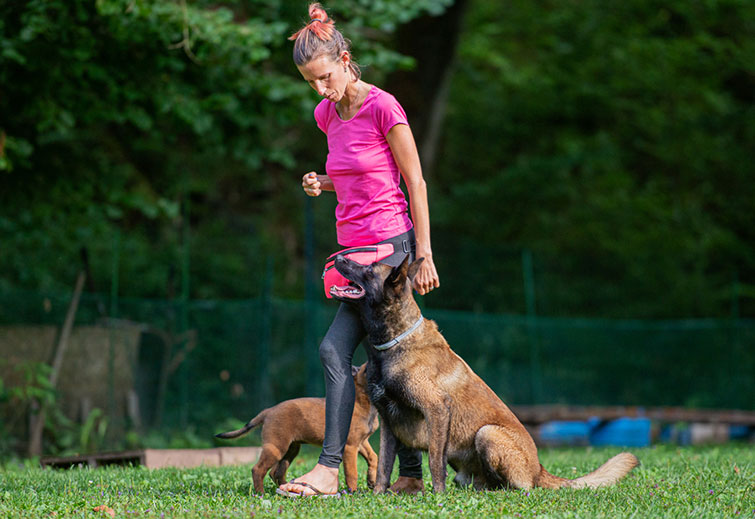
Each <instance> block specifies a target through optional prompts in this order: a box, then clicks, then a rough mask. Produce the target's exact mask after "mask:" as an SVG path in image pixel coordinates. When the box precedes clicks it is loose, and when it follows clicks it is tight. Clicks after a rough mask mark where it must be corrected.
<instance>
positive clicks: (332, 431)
mask: <svg viewBox="0 0 755 519" xmlns="http://www.w3.org/2000/svg"><path fill="white" fill-rule="evenodd" d="M386 242H387V243H393V247H394V251H395V252H394V253H393V254H392V255H391V256H389V257H388V258H386V259H385V260H381V263H387V264H389V265H392V266H398V265H400V264H401V262H402V261H403V259H404V258H405V257H406V255H407V254H408V255H409V256H410V258H409V259H410V260H413V259H414V251H415V242H414V231H413V230H410V231H409V232H407V233H404V234H402V235H400V236H396V237H395V238H391V239H388V240H385V242H381V243H386ZM365 335H366V332H365V331H364V327H363V326H362V321H361V319H360V318H359V312H358V311H357V310H356V309H355V308H354V307H352V306H350V305H347V304H345V303H341V306H340V307H339V308H338V312H337V313H336V316H335V318H334V319H333V323H332V324H331V325H330V328H329V329H328V333H326V334H325V338H324V339H323V340H322V343H320V361H321V362H322V367H323V369H324V371H325V439H324V441H323V445H322V453H321V454H320V460H319V463H320V464H322V465H325V466H326V467H333V468H336V467H338V466H340V465H341V460H342V458H343V449H344V447H345V445H346V438H347V437H348V435H349V427H350V426H351V415H352V413H353V411H354V379H353V378H352V375H351V359H352V358H353V356H354V351H355V350H356V348H357V346H359V343H360V342H362V339H364V337H365ZM398 461H399V475H400V476H406V477H411V478H421V477H422V453H421V452H420V451H418V450H415V449H410V448H408V447H405V446H404V445H401V444H399V448H398Z"/></svg>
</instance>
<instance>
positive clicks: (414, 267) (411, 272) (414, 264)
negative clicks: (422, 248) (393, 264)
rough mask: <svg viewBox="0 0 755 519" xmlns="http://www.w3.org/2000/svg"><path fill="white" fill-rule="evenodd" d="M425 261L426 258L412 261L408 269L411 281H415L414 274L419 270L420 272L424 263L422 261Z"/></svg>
mask: <svg viewBox="0 0 755 519" xmlns="http://www.w3.org/2000/svg"><path fill="white" fill-rule="evenodd" d="M423 261H425V258H419V259H417V260H415V261H413V262H412V264H411V265H409V270H408V271H407V274H406V275H407V276H408V277H409V281H410V282H414V276H416V275H417V272H419V267H420V266H421V265H422V262H423Z"/></svg>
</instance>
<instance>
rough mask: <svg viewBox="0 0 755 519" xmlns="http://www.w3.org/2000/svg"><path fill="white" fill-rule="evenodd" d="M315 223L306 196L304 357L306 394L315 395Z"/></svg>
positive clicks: (319, 380)
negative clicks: (305, 363)
mask: <svg viewBox="0 0 755 519" xmlns="http://www.w3.org/2000/svg"><path fill="white" fill-rule="evenodd" d="M314 256H315V225H314V214H313V209H312V198H311V197H307V199H306V201H305V203H304V261H305V263H304V298H305V301H306V304H305V306H304V308H305V312H306V315H305V318H304V321H303V322H304V323H305V324H304V326H305V327H306V329H305V330H304V358H305V359H306V361H307V386H306V391H307V394H308V395H316V394H318V393H319V392H320V389H321V388H322V370H321V369H320V361H319V355H318V348H317V335H318V334H317V331H318V329H319V326H320V305H319V304H318V301H317V297H318V293H317V288H318V287H317V283H316V278H315V276H316V273H317V269H316V268H315V258H314Z"/></svg>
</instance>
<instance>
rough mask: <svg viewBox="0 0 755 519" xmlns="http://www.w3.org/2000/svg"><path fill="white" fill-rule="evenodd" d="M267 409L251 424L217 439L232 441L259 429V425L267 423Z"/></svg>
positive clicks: (222, 434) (253, 419)
mask: <svg viewBox="0 0 755 519" xmlns="http://www.w3.org/2000/svg"><path fill="white" fill-rule="evenodd" d="M266 411H267V409H265V410H264V411H262V412H261V413H260V414H258V415H257V416H255V417H254V418H252V419H251V420H249V422H248V423H247V424H246V425H245V426H244V427H242V428H241V429H236V430H235V431H228V432H224V433H220V434H216V435H215V438H223V439H225V440H228V439H231V438H239V437H240V436H244V435H245V434H246V433H248V432H249V431H251V430H252V429H254V428H255V427H257V426H258V425H259V424H261V423H262V422H264V421H265V415H266V414H267V412H266Z"/></svg>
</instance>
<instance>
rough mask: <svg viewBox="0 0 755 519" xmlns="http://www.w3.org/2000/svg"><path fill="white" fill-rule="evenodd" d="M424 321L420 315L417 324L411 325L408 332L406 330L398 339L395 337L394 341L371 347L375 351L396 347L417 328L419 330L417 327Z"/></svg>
mask: <svg viewBox="0 0 755 519" xmlns="http://www.w3.org/2000/svg"><path fill="white" fill-rule="evenodd" d="M424 319H425V318H424V317H422V315H420V316H419V319H417V322H416V323H414V324H413V325H411V327H410V328H409V329H408V330H406V331H405V332H404V333H402V334H401V335H399V336H398V337H396V338H395V339H393V340H391V341H388V342H384V343H383V344H378V345H377V346H373V348H375V349H376V350H380V351H383V350H387V349H389V348H393V347H394V346H395V345H397V344H398V343H400V342H401V341H403V340H404V339H406V338H407V337H408V336H409V334H411V333H412V332H413V331H414V330H416V329H417V328H419V325H420V324H422V321H423V320H424Z"/></svg>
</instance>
